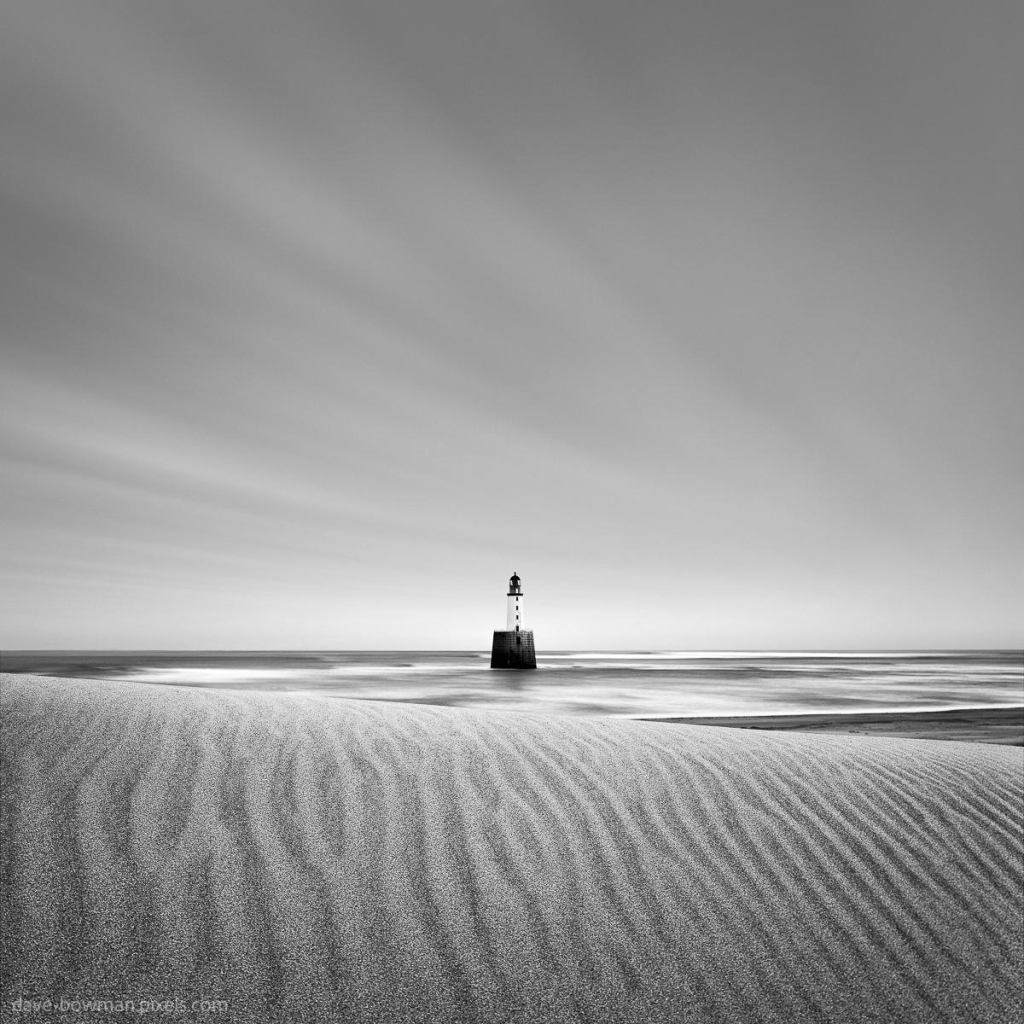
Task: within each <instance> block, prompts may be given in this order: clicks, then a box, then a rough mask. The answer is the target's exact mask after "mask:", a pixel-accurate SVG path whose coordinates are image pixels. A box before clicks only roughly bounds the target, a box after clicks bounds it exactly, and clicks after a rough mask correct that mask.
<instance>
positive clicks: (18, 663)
mask: <svg viewBox="0 0 1024 1024" xmlns="http://www.w3.org/2000/svg"><path fill="white" fill-rule="evenodd" d="M489 660H490V655H489V654H488V653H485V652H476V651H213V652H181V651H64V652H9V653H5V654H4V655H3V656H2V667H3V669H4V671H8V672H34V673H37V674H40V675H56V676H68V677H79V678H100V679H125V680H132V681H135V682H140V683H148V684H152V685H172V686H202V687H215V688H223V689H232V690H277V691H282V690H283V691H291V692H296V693H316V694H320V695H324V696H329V697H354V698H360V699H364V700H386V701H413V702H418V703H423V704H442V705H449V706H457V707H475V708H489V709H495V710H508V711H540V712H548V713H557V714H574V715H644V716H655V715H665V716H671V715H679V716H684V715H768V714H799V713H815V712H817V713H822V712H833V713H834V712H844V711H847V712H850V711H873V710H885V711H908V710H910V711H924V710H933V709H940V708H963V707H1005V706H1015V705H1016V706H1019V705H1022V704H1024V655H1022V652H1020V651H934V652H913V653H907V652H902V653H840V652H835V653H828V652H808V653H786V652H781V653H776V652H746V653H706V652H705V653H699V652H698V653H687V652H678V651H677V652H672V651H649V652H606V653H601V652H589V651H566V652H560V653H551V654H539V655H538V657H537V670H536V671H525V672H523V671H519V672H517V671H508V670H505V671H492V670H491V669H490V668H489Z"/></svg>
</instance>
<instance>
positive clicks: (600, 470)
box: [0, 0, 1024, 653]
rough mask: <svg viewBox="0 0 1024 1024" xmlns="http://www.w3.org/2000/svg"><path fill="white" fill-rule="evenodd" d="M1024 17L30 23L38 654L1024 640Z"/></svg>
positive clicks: (20, 573) (864, 14) (709, 6)
mask: <svg viewBox="0 0 1024 1024" xmlns="http://www.w3.org/2000/svg"><path fill="white" fill-rule="evenodd" d="M1022 27H1024V26H1022V16H1021V13H1020V8H1019V5H1017V4H1015V3H1013V2H1009V0H1007V2H1003V0H975V2H972V3H970V4H965V3H962V2H960V0H956V2H953V0H858V2H856V3H853V2H847V3H821V2H820V0H702V2H689V0H670V2H664V3H654V2H648V0H630V2H629V3H608V2H604V0H585V2H584V0H543V2H541V0H504V2H496V0H410V2H405V3H399V2H390V0H366V2H361V0H343V2H337V0H334V2H327V0H324V2H319V3H314V2H296V0H291V2H289V3H287V4H282V3H279V2H273V3H271V2H266V3H264V2H259V0H196V2H191V0H175V2H174V3H165V2H162V0H125V2H99V0H65V2H61V3H52V2H50V0H13V2H7V3H5V4H3V7H2V10H0V140H2V141H0V345H2V367H0V370H2V373H0V492H2V502H0V524H2V546H0V573H2V579H3V584H2V586H0V646H2V647H4V648H7V649H12V648H22V649H24V648H168V649H173V648H191V649H229V648H257V649H285V648H316V649H332V648H336V649H344V648H347V649H372V648H385V649H430V648H439V649H488V648H489V646H490V638H491V631H492V630H494V629H502V628H504V620H505V591H506V585H507V579H508V577H509V576H510V575H511V573H512V572H513V571H514V570H515V571H517V572H518V573H519V575H520V576H521V577H522V582H523V591H524V594H525V597H524V615H525V620H526V621H525V625H526V626H527V627H528V628H533V629H534V631H535V635H536V644H537V648H538V651H539V652H541V653H543V651H544V650H545V649H547V650H556V649H572V648H589V649H615V648H618V649H647V648H660V649H674V650H744V649H834V648H841V649H915V648H916V649H922V648H932V647H940V648H957V647H964V648H971V647H1017V646H1021V645H1022V644H1024V630H1022V623H1024V528H1022V523H1024V513H1022V509H1024V458H1022V451H1024V413H1022V411H1021V410H1022V402H1021V400H1020V392H1021V390H1022V383H1024V192H1022V190H1021V181H1022V174H1024V124H1022V115H1021V104H1020V97H1021V96H1022V95H1024V72H1022V70H1021V66H1020V62H1019V59H1018V58H1019V53H1018V50H1019V41H1020V38H1021V30H1022Z"/></svg>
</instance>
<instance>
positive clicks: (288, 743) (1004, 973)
mask: <svg viewBox="0 0 1024 1024" xmlns="http://www.w3.org/2000/svg"><path fill="white" fill-rule="evenodd" d="M2 695H3V744H2V758H3V764H2V769H3V792H2V797H3V804H2V807H3V822H2V825H3V858H2V860H3V871H4V877H3V938H2V943H3V945H2V952H3V960H4V968H5V970H4V988H3V999H4V1000H5V1009H6V1010H7V1011H8V1013H7V1015H6V1016H8V1017H12V1016H17V1015H13V1014H12V1013H11V1012H10V1004H11V1000H12V999H16V998H19V997H22V998H28V997H34V998H40V997H42V998H46V997H50V998H51V999H54V1000H58V999H59V998H61V997H65V998H83V997H85V996H99V997H101V998H117V997H122V998H134V999H140V998H146V997H159V998H175V997H179V998H182V999H184V1000H187V1001H190V1000H193V999H200V998H212V999H221V1000H227V1001H228V1002H229V1004H230V1010H229V1012H228V1013H220V1014H217V1015H216V1016H215V1017H214V1016H213V1015H210V1014H205V1015H204V1014H198V1013H197V1014H195V1015H193V1016H191V1017H190V1018H189V1019H220V1020H226V1019H231V1020H252V1021H275V1020H321V1019H322V1020H342V1021H348V1020H352V1021H361V1020H372V1021H381V1022H384V1021H388V1022H390V1021H411V1020H417V1021H424V1022H433V1021H505V1020H508V1021H578V1020H593V1021H623V1020H630V1021H638V1022H647V1021H694V1022H698V1021H755V1020H757V1021H759V1020H779V1021H786V1022H787V1024H793V1022H797V1021H885V1022H890V1021H927V1022H929V1024H932V1022H936V1021H946V1020H948V1021H957V1022H963V1021H982V1020H984V1021H1007V1020H1013V1019H1016V1014H1017V1013H1018V1012H1019V1011H1020V1010H1021V1007H1022V980H1021V973H1020V968H1021V965H1022V955H1024V954H1022V945H1024V934H1022V932H1024V925H1022V917H1021V914H1022V911H1021V891H1022V885H1024V877H1022V874H1024V871H1022V859H1024V850H1022V837H1021V817H1022V806H1024V752H1022V751H1021V750H1020V749H1017V748H1012V747H996V746H983V745H975V744H966V743H934V742H930V741H925V740H921V741H903V740H889V739H871V738H847V737H843V736H818V735H805V734H800V735H791V734H786V733H752V732H747V731H739V730H728V729H717V728H709V727H698V726H685V725H664V724H656V723H648V722H628V721H623V720H601V719H568V718H555V717H542V716H530V715H518V714H501V713H498V712H473V711H464V710H455V709H442V708H431V707H425V706H408V705H396V704H382V703H371V702H357V701H343V700H332V701H327V700H324V699H319V698H304V697H298V696H291V695H281V694H277V695H268V696H263V695H256V694H252V693H229V692H224V691H215V690H202V691H199V690H192V689H178V688H158V687H153V686H141V685H135V684H126V683H101V682H91V681H86V680H58V679H45V678H40V677H28V676H4V677H2ZM22 1016H23V1015H22ZM86 1016H88V1019H91V1020H99V1019H105V1018H102V1017H101V1016H100V1015H97V1014H91V1015H84V1014H83V1019H85V1017H86ZM185 1017H189V1015H188V1014H186V1015H185ZM55 1018H57V1019H64V1020H68V1019H71V1018H69V1016H68V1015H67V1014H65V1015H63V1017H60V1015H55ZM34 1019H42V1017H41V1016H40V1015H35V1018H34ZM111 1019H115V1018H111ZM119 1019H128V1018H126V1017H122V1018H119ZM178 1019H181V1017H179V1018H178Z"/></svg>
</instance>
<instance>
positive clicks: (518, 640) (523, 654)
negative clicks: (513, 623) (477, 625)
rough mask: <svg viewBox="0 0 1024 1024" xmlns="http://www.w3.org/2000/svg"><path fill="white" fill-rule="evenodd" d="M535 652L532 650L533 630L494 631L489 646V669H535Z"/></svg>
mask: <svg viewBox="0 0 1024 1024" xmlns="http://www.w3.org/2000/svg"><path fill="white" fill-rule="evenodd" d="M536 667H537V652H536V651H535V650H534V649H533V630H532V629H520V630H518V631H517V630H504V629H496V630H495V631H494V642H493V643H492V644H491V668H536Z"/></svg>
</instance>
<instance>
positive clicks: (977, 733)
mask: <svg viewBox="0 0 1024 1024" xmlns="http://www.w3.org/2000/svg"><path fill="white" fill-rule="evenodd" d="M639 721H644V722H662V723H665V724H669V725H700V726H705V725H711V726H718V727H719V728H723V729H757V730H778V731H786V732H801V733H808V732H817V733H830V734H838V735H854V736H889V737H892V738H898V739H929V740H956V741H960V742H967V743H996V744H1002V745H1007V746H1015V747H1021V746H1024V705H1021V706H1014V707H998V708H948V709H943V710H941V711H839V712H837V711H824V712H812V713H809V714H789V715H723V716H720V717H719V716H709V715H697V716H676V715H673V716H671V717H665V718H660V717H659V718H655V717H646V716H645V717H644V718H641V719H639Z"/></svg>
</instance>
